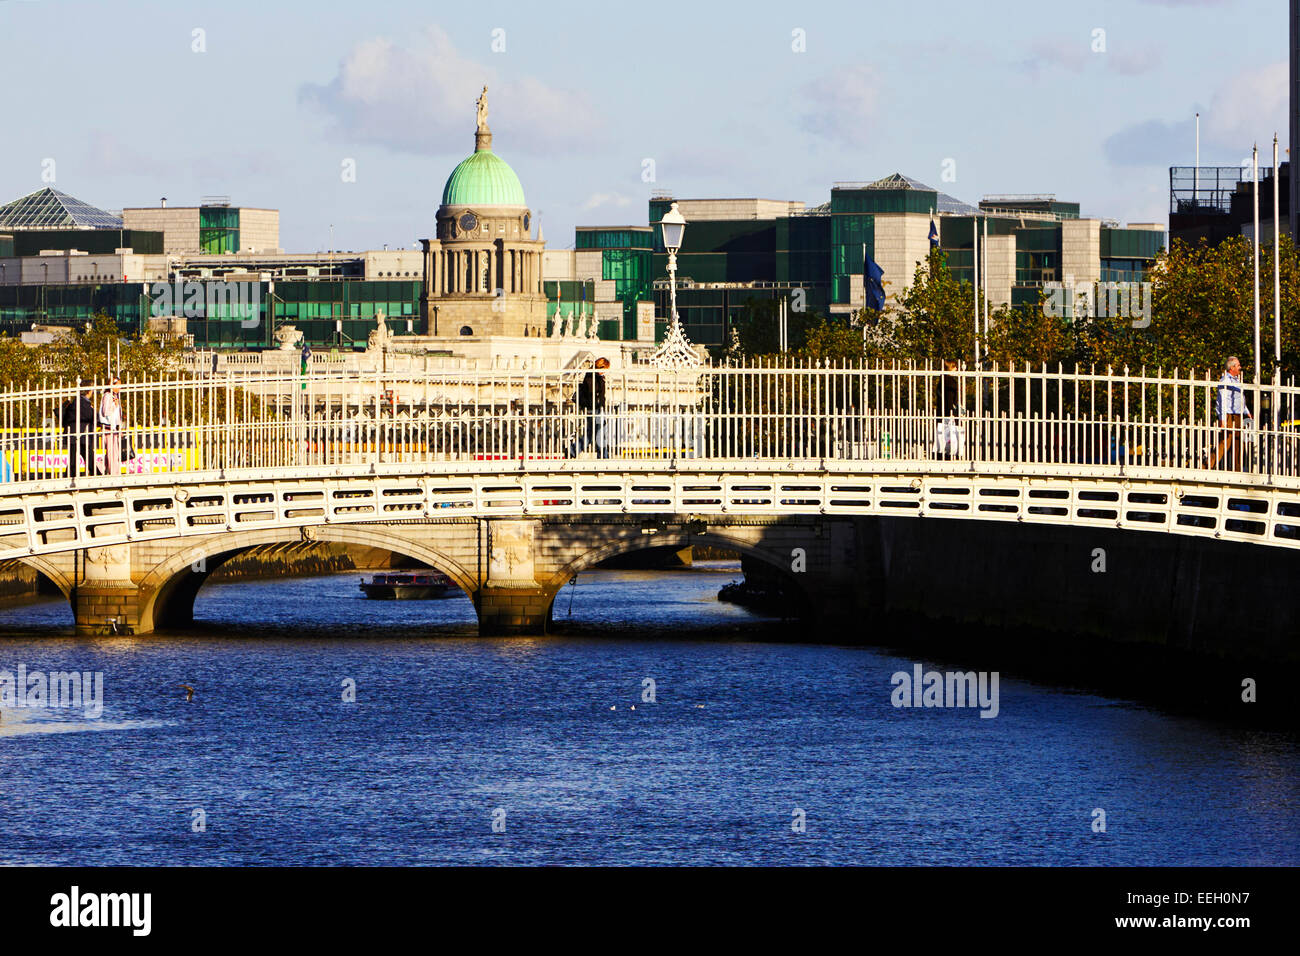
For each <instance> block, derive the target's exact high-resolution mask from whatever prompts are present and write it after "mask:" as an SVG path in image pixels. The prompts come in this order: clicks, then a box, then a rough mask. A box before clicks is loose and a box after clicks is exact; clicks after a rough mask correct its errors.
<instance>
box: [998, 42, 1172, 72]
mask: <svg viewBox="0 0 1300 956" xmlns="http://www.w3.org/2000/svg"><path fill="white" fill-rule="evenodd" d="M1121 39H1124V38H1123V37H1121ZM1093 42H1094V41H1093V38H1092V35H1091V34H1080V35H1079V36H1078V37H1077V38H1075V39H1072V40H1071V39H1066V38H1065V37H1040V38H1039V39H1037V40H1035V41H1034V42H1033V43H1031V44H1030V46H1029V55H1028V56H1027V57H1025V58H1024V59H1022V60H1021V61H1020V62H1019V64H1018V65H1019V67H1020V69H1022V70H1024V71H1025V72H1027V73H1031V74H1033V75H1035V76H1037V75H1038V74H1039V73H1041V72H1042V71H1043V70H1045V69H1051V68H1055V69H1058V70H1066V71H1068V72H1070V73H1082V72H1083V71H1084V70H1086V69H1088V68H1089V67H1090V66H1094V65H1095V66H1098V67H1101V68H1103V69H1108V70H1113V71H1114V72H1116V73H1119V74H1121V75H1122V76H1136V75H1138V74H1139V73H1146V72H1148V71H1149V70H1153V69H1155V68H1156V67H1158V66H1159V65H1160V60H1161V55H1160V51H1159V50H1157V49H1155V48H1154V47H1151V46H1145V47H1143V48H1141V49H1136V48H1132V47H1128V46H1126V45H1124V44H1122V43H1121V44H1119V45H1116V44H1115V43H1114V35H1113V34H1110V35H1108V37H1107V46H1106V49H1105V50H1104V51H1102V52H1094V51H1093V48H1092V45H1093Z"/></svg>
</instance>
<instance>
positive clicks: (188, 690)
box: [176, 684, 194, 704]
mask: <svg viewBox="0 0 1300 956" xmlns="http://www.w3.org/2000/svg"><path fill="white" fill-rule="evenodd" d="M176 686H177V687H181V688H183V689H184V690H185V703H187V704H188V703H189V702H190V701H192V700H194V688H193V687H191V686H190V685H189V684H177V685H176Z"/></svg>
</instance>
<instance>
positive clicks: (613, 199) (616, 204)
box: [578, 193, 634, 212]
mask: <svg viewBox="0 0 1300 956" xmlns="http://www.w3.org/2000/svg"><path fill="white" fill-rule="evenodd" d="M633 201H634V200H633V199H632V198H631V197H630V196H624V195H622V194H620V193H592V194H591V195H590V196H588V197H587V199H586V201H585V202H583V204H582V205H581V206H579V207H578V208H579V209H580V210H582V211H583V212H590V211H591V210H593V209H600V208H602V207H613V208H617V209H622V208H624V207H626V206H630V205H632V203H633Z"/></svg>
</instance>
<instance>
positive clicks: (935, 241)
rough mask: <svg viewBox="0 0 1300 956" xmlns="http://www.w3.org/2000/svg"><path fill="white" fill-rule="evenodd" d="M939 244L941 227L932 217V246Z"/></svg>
mask: <svg viewBox="0 0 1300 956" xmlns="http://www.w3.org/2000/svg"><path fill="white" fill-rule="evenodd" d="M937 245H939V227H938V226H936V225H935V224H934V220H933V219H931V220H930V248H931V249H933V248H934V247H935V246H937Z"/></svg>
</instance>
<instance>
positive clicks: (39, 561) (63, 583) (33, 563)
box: [15, 555, 73, 599]
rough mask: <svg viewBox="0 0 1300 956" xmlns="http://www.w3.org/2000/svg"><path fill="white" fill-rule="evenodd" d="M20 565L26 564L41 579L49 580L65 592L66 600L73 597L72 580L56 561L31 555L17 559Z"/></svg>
mask: <svg viewBox="0 0 1300 956" xmlns="http://www.w3.org/2000/svg"><path fill="white" fill-rule="evenodd" d="M15 560H16V561H17V562H18V563H19V564H25V565H27V566H28V567H29V568H32V569H33V570H35V571H36V573H37V574H39V575H41V577H43V578H45V579H47V580H48V581H49V582H50V583H51V584H53V585H54V586H55V587H56V588H58V589H59V590H60V591H62V592H63V596H64V597H65V598H69V599H71V597H72V587H73V583H72V580H71V579H70V578H69V577H68V574H67V572H66V571H64V569H63V568H61V567H60V566H59V565H58V564H55V563H54V561H51V560H50V559H49V558H47V557H42V556H41V555H31V556H29V557H25V558H16V559H15Z"/></svg>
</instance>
